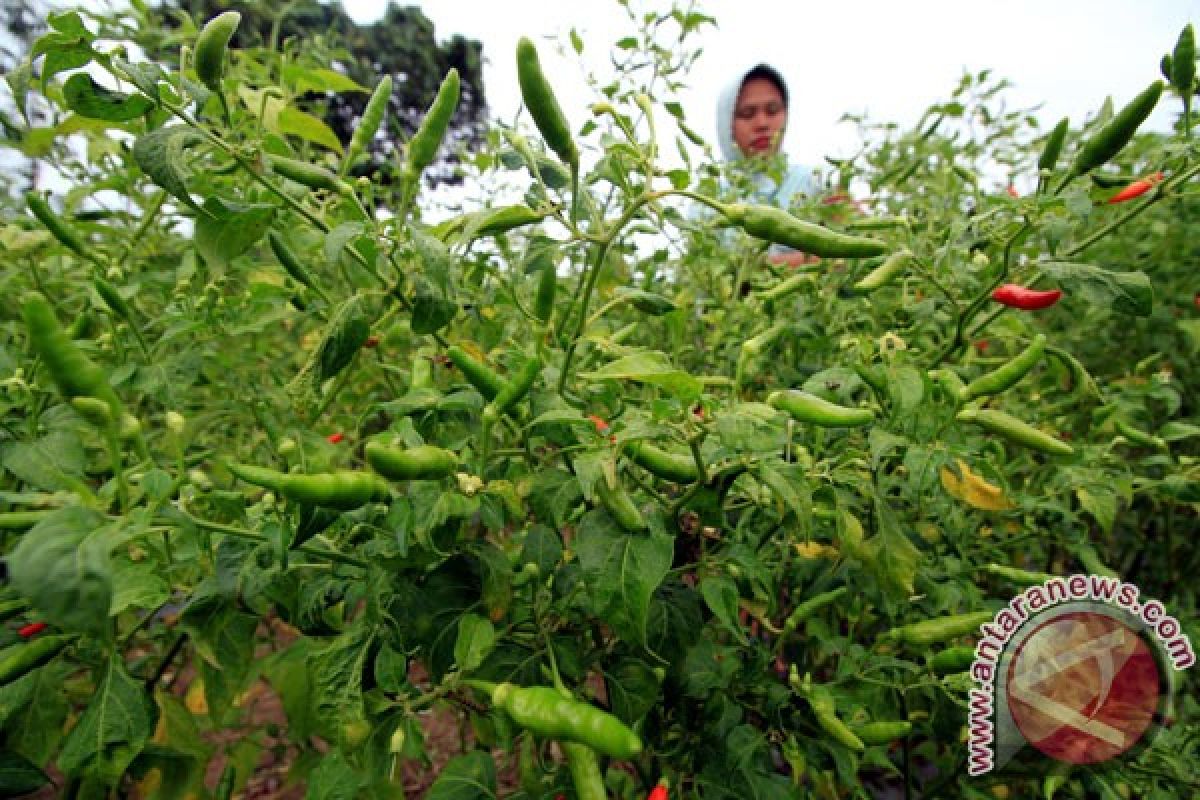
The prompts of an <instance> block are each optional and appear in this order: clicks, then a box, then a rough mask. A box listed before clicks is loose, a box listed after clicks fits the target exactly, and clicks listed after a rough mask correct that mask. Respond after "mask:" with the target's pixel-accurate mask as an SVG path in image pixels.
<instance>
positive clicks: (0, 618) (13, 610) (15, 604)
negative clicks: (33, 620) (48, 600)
mask: <svg viewBox="0 0 1200 800" xmlns="http://www.w3.org/2000/svg"><path fill="white" fill-rule="evenodd" d="M28 608H29V603H28V602H26V601H25V600H22V599H21V598H16V599H13V600H0V622H8V621H9V620H10V619H12V618H13V617H18V616H20V615H21V614H23V613H25V611H26V610H27V609H28Z"/></svg>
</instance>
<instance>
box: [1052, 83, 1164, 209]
mask: <svg viewBox="0 0 1200 800" xmlns="http://www.w3.org/2000/svg"><path fill="white" fill-rule="evenodd" d="M1162 90H1163V84H1162V81H1157V80H1156V81H1155V82H1154V83H1152V84H1150V86H1149V87H1148V88H1146V89H1145V90H1143V91H1142V93H1141V94H1139V95H1138V96H1137V97H1135V98H1133V100H1131V101H1130V102H1129V104H1128V105H1126V106H1125V107H1124V108H1122V109H1121V110H1120V111H1119V112H1117V115H1116V116H1115V117H1113V118H1112V120H1111V121H1110V122H1109V123H1108V124H1107V125H1105V126H1104V127H1103V128H1101V129H1100V130H1099V131H1097V132H1096V133H1095V134H1093V135H1092V136H1091V138H1089V139H1088V140H1087V141H1086V142H1084V144H1083V146H1082V147H1081V148H1079V152H1077V153H1076V154H1075V160H1074V161H1072V162H1071V169H1070V171H1069V172H1068V173H1067V176H1066V178H1064V179H1063V185H1065V184H1066V183H1067V182H1068V181H1070V180H1071V179H1072V178H1075V177H1077V176H1079V175H1084V174H1086V173H1087V172H1089V171H1090V170H1092V169H1094V168H1096V167H1098V166H1100V165H1101V164H1104V163H1105V162H1107V161H1109V160H1110V159H1111V158H1112V157H1113V156H1115V155H1116V154H1117V153H1119V152H1120V151H1121V148H1123V147H1124V146H1125V145H1126V144H1128V142H1129V140H1130V139H1132V138H1133V135H1134V134H1135V133H1136V132H1137V129H1138V127H1139V126H1140V125H1141V124H1142V123H1143V122H1145V121H1146V118H1147V117H1149V116H1150V112H1152V111H1153V110H1154V107H1155V106H1156V105H1158V98H1159V97H1160V96H1161V95H1162Z"/></svg>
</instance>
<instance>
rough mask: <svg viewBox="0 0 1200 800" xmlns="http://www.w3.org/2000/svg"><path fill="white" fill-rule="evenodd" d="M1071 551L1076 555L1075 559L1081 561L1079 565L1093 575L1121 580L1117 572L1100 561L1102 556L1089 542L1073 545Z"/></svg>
mask: <svg viewBox="0 0 1200 800" xmlns="http://www.w3.org/2000/svg"><path fill="white" fill-rule="evenodd" d="M1071 550H1072V551H1073V552H1074V553H1075V557H1076V558H1078V559H1079V563H1080V564H1082V565H1083V568H1084V569H1086V570H1087V571H1088V572H1089V573H1090V574H1092V575H1103V576H1104V577H1106V578H1120V577H1121V576H1120V575H1118V574H1117V571H1116V570H1114V569H1113V568H1112V567H1110V566H1108V565H1107V564H1105V563H1104V562H1103V561H1101V560H1100V554H1099V553H1097V552H1096V548H1094V547H1092V546H1091V545H1090V544H1088V543H1087V542H1081V543H1079V544H1076V545H1073V546H1072V547H1071Z"/></svg>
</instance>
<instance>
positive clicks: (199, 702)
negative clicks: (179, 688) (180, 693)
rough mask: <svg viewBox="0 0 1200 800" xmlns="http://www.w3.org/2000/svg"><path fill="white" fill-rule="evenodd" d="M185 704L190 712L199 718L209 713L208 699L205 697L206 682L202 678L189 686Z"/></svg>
mask: <svg viewBox="0 0 1200 800" xmlns="http://www.w3.org/2000/svg"><path fill="white" fill-rule="evenodd" d="M183 704H184V705H185V706H187V710H188V711H190V712H192V713H193V714H196V715H197V716H199V715H202V714H207V713H208V698H206V697H205V696H204V680H203V679H202V678H196V680H194V681H192V683H191V685H190V686H188V690H187V694H186V695H185V696H184V698H183Z"/></svg>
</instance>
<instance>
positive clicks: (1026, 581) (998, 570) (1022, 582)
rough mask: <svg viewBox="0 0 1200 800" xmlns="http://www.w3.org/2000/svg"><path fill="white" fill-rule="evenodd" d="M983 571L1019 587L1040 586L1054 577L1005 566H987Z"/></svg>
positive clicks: (1044, 573)
mask: <svg viewBox="0 0 1200 800" xmlns="http://www.w3.org/2000/svg"><path fill="white" fill-rule="evenodd" d="M983 571H984V572H986V573H988V574H989V575H995V576H996V577H997V578H1004V579H1005V580H1007V581H1011V582H1012V583H1015V584H1017V585H1018V586H1040V585H1041V584H1043V583H1045V582H1046V581H1048V580H1053V578H1054V576H1053V575H1050V574H1049V573H1046V572H1029V571H1027V570H1023V569H1017V568H1016V567H1006V566H1004V565H1003V564H987V565H985V566H984V568H983Z"/></svg>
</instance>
